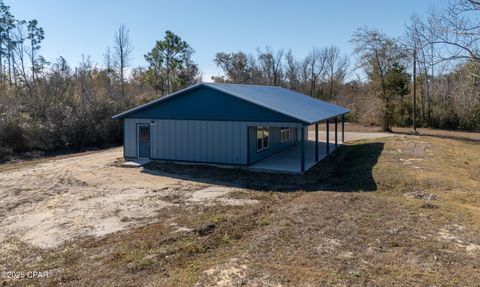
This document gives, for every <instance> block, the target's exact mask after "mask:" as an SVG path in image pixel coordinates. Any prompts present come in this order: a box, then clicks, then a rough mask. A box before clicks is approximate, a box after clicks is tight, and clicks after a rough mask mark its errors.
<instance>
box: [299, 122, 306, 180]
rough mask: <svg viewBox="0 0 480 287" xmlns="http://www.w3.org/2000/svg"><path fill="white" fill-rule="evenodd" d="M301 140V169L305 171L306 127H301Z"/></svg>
mask: <svg viewBox="0 0 480 287" xmlns="http://www.w3.org/2000/svg"><path fill="white" fill-rule="evenodd" d="M300 134H301V137H302V138H301V139H300V140H301V141H300V152H301V169H300V170H301V171H302V172H305V127H304V126H302V128H301V133H300Z"/></svg>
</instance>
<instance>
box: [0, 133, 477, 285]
mask: <svg viewBox="0 0 480 287" xmlns="http://www.w3.org/2000/svg"><path fill="white" fill-rule="evenodd" d="M147 168H148V170H147V172H150V173H152V174H155V175H158V176H162V175H167V176H169V177H174V178H178V179H181V180H185V181H193V182H201V183H202V184H207V185H208V184H215V185H225V186H230V187H238V188H239V191H237V192H234V193H232V194H230V195H229V197H230V198H231V199H236V198H241V199H250V200H255V201H256V202H257V203H255V204H247V205H228V206H226V205H225V206H224V205H195V206H191V205H189V206H186V205H181V204H180V205H175V206H171V207H168V208H164V209H162V210H160V211H159V214H158V218H159V222H158V223H154V224H149V225H146V226H142V227H138V228H134V229H129V230H125V231H120V232H117V233H114V234H110V235H107V236H104V237H102V238H101V239H98V238H93V237H85V238H81V239H78V240H74V241H71V242H66V243H64V244H62V245H61V246H59V247H57V248H53V249H49V250H45V249H39V248H34V247H32V246H29V245H21V244H20V243H18V242H11V244H10V245H8V244H6V245H4V246H6V248H8V246H15V250H12V251H11V252H5V253H4V254H6V255H5V256H3V257H2V258H0V266H2V267H3V269H5V270H25V269H27V270H39V271H40V270H49V271H50V276H49V278H48V279H38V280H10V281H8V280H7V281H5V282H4V285H5V286H14V285H15V286H18V285H23V286H30V285H35V286H56V285H59V284H62V285H63V286H352V285H354V286H360V285H361V286H478V284H479V282H480V272H478V270H479V268H480V144H479V143H478V142H476V141H474V140H471V139H469V137H468V136H466V137H460V138H455V137H452V136H451V135H450V134H441V133H439V134H431V135H428V136H421V137H412V136H405V135H402V136H399V137H394V138H384V139H376V140H365V141H358V142H354V143H351V144H347V145H344V146H342V147H341V148H340V149H339V150H337V151H336V152H335V153H334V154H333V155H331V156H330V157H329V158H328V159H326V160H325V161H323V162H321V163H320V164H319V165H317V166H316V167H314V168H313V169H312V170H310V171H309V172H308V173H307V174H306V175H303V176H293V175H288V176H286V175H279V174H259V173H250V172H247V171H241V170H236V169H219V168H215V167H204V166H202V167H198V166H189V165H172V164H160V163H152V164H150V165H149V166H148V167H147ZM168 200H170V201H172V202H175V200H176V198H175V197H172V198H168ZM172 222H174V223H175V224H172ZM177 226H182V227H184V229H183V230H180V231H179V229H178V228H177ZM10 240H12V241H13V240H15V239H10ZM7 243H8V242H7ZM19 246H20V247H21V248H19ZM12 248H13V247H12ZM0 283H1V281H0Z"/></svg>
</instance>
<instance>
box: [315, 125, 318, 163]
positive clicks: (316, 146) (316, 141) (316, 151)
mask: <svg viewBox="0 0 480 287" xmlns="http://www.w3.org/2000/svg"><path fill="white" fill-rule="evenodd" d="M315 161H318V124H315Z"/></svg>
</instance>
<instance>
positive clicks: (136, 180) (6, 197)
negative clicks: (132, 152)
mask: <svg viewBox="0 0 480 287" xmlns="http://www.w3.org/2000/svg"><path fill="white" fill-rule="evenodd" d="M121 156H122V149H121V148H114V149H109V150H106V151H102V152H98V153H94V154H88V155H79V156H75V157H70V158H63V159H53V160H51V161H48V162H46V163H42V164H38V165H34V166H31V167H27V168H23V169H19V170H14V171H10V172H4V173H0V200H1V202H2V205H1V207H0V231H1V232H0V241H2V240H4V239H7V238H8V237H11V236H14V237H16V238H18V239H20V240H21V241H23V242H25V243H29V244H32V245H34V246H36V247H41V248H52V247H56V246H58V245H59V244H61V243H62V242H64V241H67V240H71V239H73V238H75V237H81V236H88V235H92V236H102V235H106V234H109V233H112V232H116V231H119V230H123V229H125V228H129V227H133V226H138V225H141V224H146V223H151V222H152V221H153V220H156V219H155V218H156V215H157V212H158V211H159V210H161V209H162V208H164V207H167V206H171V205H174V204H175V203H171V202H169V201H166V200H164V198H166V197H172V196H175V197H178V198H179V199H181V200H182V201H184V202H185V203H187V204H214V203H219V204H227V205H236V204H245V203H250V201H248V200H245V201H241V200H234V199H227V198H225V196H226V195H227V194H228V193H229V192H231V191H234V190H235V189H233V188H227V187H216V186H214V185H205V184H199V183H194V182H189V181H184V180H177V179H173V178H169V177H165V176H158V175H152V174H149V173H145V172H142V170H141V169H132V168H122V167H119V166H118V165H115V161H116V159H118V158H119V157H121Z"/></svg>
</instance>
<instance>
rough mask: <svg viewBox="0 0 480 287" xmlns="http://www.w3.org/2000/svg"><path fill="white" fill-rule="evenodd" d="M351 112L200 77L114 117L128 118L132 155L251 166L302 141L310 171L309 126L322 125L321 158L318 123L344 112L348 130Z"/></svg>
mask: <svg viewBox="0 0 480 287" xmlns="http://www.w3.org/2000/svg"><path fill="white" fill-rule="evenodd" d="M348 112H350V110H348V109H346V108H343V107H340V106H337V105H334V104H330V103H327V102H324V101H320V100H317V99H314V98H311V97H308V96H305V95H303V94H300V93H297V92H294V91H291V90H288V89H284V88H281V87H272V86H254V85H239V84H218V83H200V84H196V85H194V86H191V87H189V88H186V89H183V90H180V91H178V92H175V93H173V94H170V95H168V96H165V97H162V98H159V99H157V100H154V101H152V102H149V103H147V104H144V105H141V106H139V107H136V108H134V109H131V110H129V111H126V112H123V113H121V114H118V115H116V116H114V117H113V118H114V119H123V120H124V157H125V158H127V159H136V158H148V159H156V160H167V161H184V162H200V163H214V164H227V165H242V166H249V165H252V164H254V163H256V162H258V161H261V160H263V159H265V158H267V157H270V156H272V155H273V154H275V153H278V152H280V151H282V150H285V149H287V148H290V147H292V146H295V145H299V146H300V152H301V157H300V158H301V160H300V161H299V162H298V167H299V171H300V172H304V171H305V142H306V140H308V126H309V125H312V124H314V125H315V127H316V130H315V131H316V141H315V153H316V155H315V158H316V160H318V153H319V151H318V149H319V148H318V124H319V123H321V122H328V121H334V122H335V127H336V126H337V118H339V117H341V118H342V134H343V118H344V117H343V116H344V115H345V114H346V113H348ZM335 130H337V129H336V128H335ZM335 135H337V133H336V134H335ZM327 137H328V132H327ZM342 138H343V135H342ZM336 142H337V136H335V143H336ZM328 147H329V145H328V144H327V149H328ZM327 152H328V150H327Z"/></svg>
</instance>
